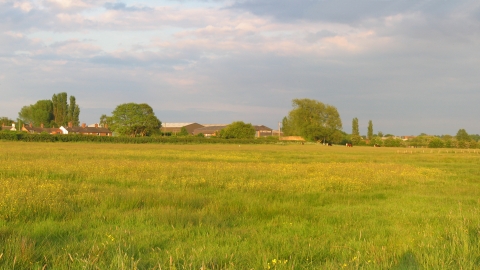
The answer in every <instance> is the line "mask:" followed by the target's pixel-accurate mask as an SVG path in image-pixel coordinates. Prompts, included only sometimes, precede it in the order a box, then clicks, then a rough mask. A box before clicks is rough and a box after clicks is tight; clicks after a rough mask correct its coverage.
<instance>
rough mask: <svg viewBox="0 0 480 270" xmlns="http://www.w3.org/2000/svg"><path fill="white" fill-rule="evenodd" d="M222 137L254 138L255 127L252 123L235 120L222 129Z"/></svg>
mask: <svg viewBox="0 0 480 270" xmlns="http://www.w3.org/2000/svg"><path fill="white" fill-rule="evenodd" d="M220 138H224V139H253V138H255V128H254V127H253V126H252V124H245V123H244V122H243V121H237V122H233V123H231V124H230V125H228V126H226V127H225V128H224V129H222V130H221V131H220Z"/></svg>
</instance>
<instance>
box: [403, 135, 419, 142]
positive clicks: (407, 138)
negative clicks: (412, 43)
mask: <svg viewBox="0 0 480 270" xmlns="http://www.w3.org/2000/svg"><path fill="white" fill-rule="evenodd" d="M400 138H401V139H402V140H404V141H408V140H411V139H415V138H416V136H401V137H400Z"/></svg>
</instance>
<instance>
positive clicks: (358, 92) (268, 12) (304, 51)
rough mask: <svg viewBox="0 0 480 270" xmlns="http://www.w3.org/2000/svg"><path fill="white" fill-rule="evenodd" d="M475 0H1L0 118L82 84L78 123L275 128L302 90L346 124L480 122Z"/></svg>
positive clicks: (394, 129)
mask: <svg viewBox="0 0 480 270" xmlns="http://www.w3.org/2000/svg"><path fill="white" fill-rule="evenodd" d="M479 87H480V1H478V0H455V1H454V0H317V1H315V0H198V1H194V0H184V1H175V0H123V1H115V0H0V93H1V102H0V116H7V117H9V118H12V119H16V118H17V117H18V112H19V111H20V109H21V107H23V106H25V105H30V104H34V103H35V102H36V101H37V100H41V99H50V98H51V97H52V95H53V94H55V93H59V92H67V93H68V94H69V95H74V96H75V97H76V99H77V103H78V104H79V106H80V109H81V113H80V120H81V122H86V123H87V124H90V123H95V122H98V119H99V117H100V115H101V114H111V112H112V111H113V109H114V108H115V107H116V106H117V105H119V104H122V103H127V102H137V103H148V104H150V105H151V106H152V107H153V108H154V110H155V113H156V115H157V116H158V118H159V119H160V120H161V121H162V122H198V123H230V122H232V121H236V120H242V121H245V122H249V123H252V124H264V125H267V126H270V127H271V128H277V127H278V122H279V121H281V120H282V118H283V117H284V116H285V115H287V114H288V112H289V110H291V108H292V107H291V101H292V99H294V98H311V99H316V100H319V101H321V102H323V103H326V104H330V105H333V106H335V107H337V109H338V111H339V113H340V116H341V117H342V121H343V127H344V131H346V132H348V133H350V132H351V127H352V119H353V118H354V117H357V118H358V119H359V123H360V128H361V133H362V134H366V132H367V125H368V120H372V121H373V125H374V131H375V132H378V131H382V132H383V133H392V134H396V135H418V134H420V133H422V132H423V133H427V134H438V135H440V134H452V135H455V134H456V132H457V131H458V129H460V128H464V129H466V130H467V132H468V133H480V88H479Z"/></svg>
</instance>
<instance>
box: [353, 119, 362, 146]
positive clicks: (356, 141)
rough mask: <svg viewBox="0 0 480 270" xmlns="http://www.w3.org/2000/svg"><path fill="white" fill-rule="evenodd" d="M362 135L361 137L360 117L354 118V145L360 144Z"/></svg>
mask: <svg viewBox="0 0 480 270" xmlns="http://www.w3.org/2000/svg"><path fill="white" fill-rule="evenodd" d="M361 140H362V137H360V129H359V126H358V118H356V117H355V118H353V120H352V143H353V144H354V145H358V144H359V143H360V141H361Z"/></svg>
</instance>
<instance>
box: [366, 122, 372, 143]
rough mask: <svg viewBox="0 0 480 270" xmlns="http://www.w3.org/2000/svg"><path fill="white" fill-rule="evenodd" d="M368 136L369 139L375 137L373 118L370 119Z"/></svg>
mask: <svg viewBox="0 0 480 270" xmlns="http://www.w3.org/2000/svg"><path fill="white" fill-rule="evenodd" d="M367 138H368V139H369V140H372V139H373V123H372V120H369V121H368V133H367Z"/></svg>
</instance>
